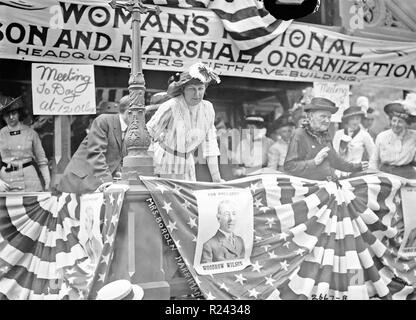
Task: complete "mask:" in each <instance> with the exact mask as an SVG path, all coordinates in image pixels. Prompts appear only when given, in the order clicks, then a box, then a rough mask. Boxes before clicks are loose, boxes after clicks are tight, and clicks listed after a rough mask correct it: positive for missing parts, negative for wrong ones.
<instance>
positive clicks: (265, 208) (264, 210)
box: [259, 207, 269, 214]
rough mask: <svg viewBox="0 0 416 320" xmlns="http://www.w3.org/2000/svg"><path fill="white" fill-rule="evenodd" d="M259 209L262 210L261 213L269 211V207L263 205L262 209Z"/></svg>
mask: <svg viewBox="0 0 416 320" xmlns="http://www.w3.org/2000/svg"><path fill="white" fill-rule="evenodd" d="M259 211H260V212H261V213H263V214H264V213H266V212H267V211H269V207H261V208H260V209H259Z"/></svg>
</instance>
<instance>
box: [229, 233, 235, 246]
mask: <svg viewBox="0 0 416 320" xmlns="http://www.w3.org/2000/svg"><path fill="white" fill-rule="evenodd" d="M228 240H229V241H230V243H231V245H232V246H233V247H235V239H234V235H230V236H229V237H228Z"/></svg>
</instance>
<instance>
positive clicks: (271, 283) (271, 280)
mask: <svg viewBox="0 0 416 320" xmlns="http://www.w3.org/2000/svg"><path fill="white" fill-rule="evenodd" d="M265 279H266V284H267V285H269V286H272V287H273V286H274V285H273V283H274V282H276V280H274V279H273V278H272V277H265Z"/></svg>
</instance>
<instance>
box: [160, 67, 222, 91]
mask: <svg viewBox="0 0 416 320" xmlns="http://www.w3.org/2000/svg"><path fill="white" fill-rule="evenodd" d="M214 81H215V82H216V83H220V82H221V80H220V78H219V76H218V74H217V73H215V72H214V71H213V70H212V69H211V68H209V67H208V66H206V65H205V64H203V63H202V62H197V63H195V64H193V65H192V66H190V67H189V70H188V71H185V72H182V73H180V74H179V73H177V74H176V75H175V76H174V81H173V82H171V83H170V84H169V87H168V91H167V92H168V94H169V96H171V97H176V96H178V95H180V94H181V93H182V91H183V88H184V87H185V86H186V85H189V84H201V83H202V84H205V85H209V84H210V83H211V82H214Z"/></svg>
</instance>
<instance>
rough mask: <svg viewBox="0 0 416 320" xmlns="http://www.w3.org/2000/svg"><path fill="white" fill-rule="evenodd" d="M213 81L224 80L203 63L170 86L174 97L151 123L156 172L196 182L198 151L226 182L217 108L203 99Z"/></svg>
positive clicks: (215, 176) (213, 175)
mask: <svg viewBox="0 0 416 320" xmlns="http://www.w3.org/2000/svg"><path fill="white" fill-rule="evenodd" d="M212 81H214V82H217V83H219V82H220V79H219V77H218V76H217V75H216V74H215V73H214V72H213V71H212V70H211V69H209V68H208V67H207V66H205V65H204V64H203V63H196V64H194V65H192V66H191V67H190V68H189V71H187V72H183V73H181V74H180V75H177V77H176V79H175V81H173V82H172V83H171V84H170V85H169V88H168V94H169V96H171V97H172V98H171V99H169V100H168V101H166V102H164V103H162V104H161V105H160V106H159V108H158V110H157V111H156V113H155V114H154V115H153V116H152V118H151V119H150V120H149V121H148V122H147V124H146V127H147V130H148V131H149V134H150V136H151V137H152V138H153V159H154V165H155V173H157V174H159V175H160V176H162V177H168V178H176V179H183V180H191V181H195V180H196V172H195V158H194V152H195V151H196V150H198V152H201V153H202V156H203V157H204V158H206V160H207V164H208V169H209V171H210V174H211V178H212V181H213V182H221V181H222V179H221V176H220V172H219V169H218V156H219V154H220V151H219V148H218V144H217V135H216V129H215V126H214V120H215V111H214V107H213V106H212V103H211V102H209V101H207V100H204V99H203V98H204V94H205V90H206V88H207V86H208V85H209V84H210V83H211V82H212ZM151 149H152V148H151ZM200 155H201V154H200Z"/></svg>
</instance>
